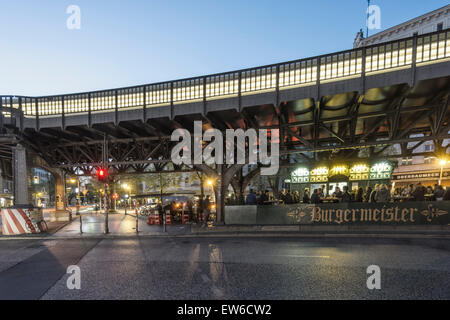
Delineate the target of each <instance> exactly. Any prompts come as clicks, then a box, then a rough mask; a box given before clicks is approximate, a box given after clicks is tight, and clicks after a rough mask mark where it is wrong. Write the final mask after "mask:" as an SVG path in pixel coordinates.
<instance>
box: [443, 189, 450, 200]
mask: <svg viewBox="0 0 450 320" xmlns="http://www.w3.org/2000/svg"><path fill="white" fill-rule="evenodd" d="M443 200H446V201H450V187H447V190H446V191H445V194H444V199H443Z"/></svg>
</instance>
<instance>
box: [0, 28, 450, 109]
mask: <svg viewBox="0 0 450 320" xmlns="http://www.w3.org/2000/svg"><path fill="white" fill-rule="evenodd" d="M448 58H450V29H447V30H444V31H439V32H434V33H429V34H424V35H420V36H415V37H411V38H405V39H400V40H395V41H391V42H386V43H382V44H376V45H372V46H368V47H364V48H357V49H352V50H347V51H343V52H338V53H333V54H327V55H323V56H318V57H313V58H307V59H301V60H297V61H291V62H285V63H280V64H275V65H269V66H264V67H257V68H251V69H245V70H239V71H233V72H227V73H222V74H215V75H209V76H204V77H196V78H190V79H183V80H176V81H170V82H163V83H156V84H148V85H141V86H135V87H127V88H119V89H111V90H103V91H93V92H85V93H77V94H66V95H55V96H43V97H16V96H1V97H0V103H1V105H0V107H6V108H12V109H18V110H20V111H21V112H23V114H24V116H26V117H37V116H39V117H45V116H60V115H68V114H77V113H88V112H92V113H94V112H104V111H113V110H126V109H132V108H133V109H134V108H151V107H154V106H159V105H173V104H176V103H182V102H190V101H196V100H199V101H205V100H208V99H220V98H226V97H229V96H239V95H246V94H257V93H260V92H263V91H270V90H276V89H277V88H278V89H280V90H283V89H286V88H290V87H295V86H307V85H315V84H318V83H321V82H324V81H338V80H340V79H344V78H346V77H359V76H362V75H370V74H371V73H374V72H389V71H392V70H395V69H396V68H405V67H411V66H413V65H417V64H421V63H437V62H440V61H441V60H444V59H448ZM4 116H6V117H7V116H10V114H9V115H8V112H7V111H5V112H4Z"/></svg>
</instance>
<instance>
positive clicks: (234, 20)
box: [0, 0, 448, 96]
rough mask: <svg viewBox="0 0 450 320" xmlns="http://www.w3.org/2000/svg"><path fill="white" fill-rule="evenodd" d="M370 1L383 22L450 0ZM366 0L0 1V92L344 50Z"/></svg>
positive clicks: (99, 83)
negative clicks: (77, 12)
mask: <svg viewBox="0 0 450 320" xmlns="http://www.w3.org/2000/svg"><path fill="white" fill-rule="evenodd" d="M372 4H375V5H378V6H380V8H381V27H382V29H386V28H389V27H392V26H394V25H396V24H398V23H402V22H404V21H406V20H408V19H411V18H414V17H416V16H419V15H421V14H424V13H427V12H429V11H432V10H435V9H438V8H440V7H443V6H445V5H447V4H448V0H427V1H410V0H409V1H408V0H396V1H392V0H372ZM69 5H77V6H79V8H80V9H81V29H79V30H69V29H68V28H67V26H66V20H67V19H68V18H69V14H67V13H66V9H67V7H68V6H69ZM366 7H367V1H365V0H345V1H328V0H316V1H300V0H292V1H287V0H285V1H283V0H279V1H275V0H226V1H225V0H223V1H213V0H190V1H188V0H183V1H182V0H165V1H137V0H136V1H119V0H108V1H106V0H102V1H93V0H71V1H63V0H39V1H35V0H28V1H25V0H14V1H5V0H2V1H1V2H0V39H1V40H2V41H1V46H0V48H1V50H0V75H1V76H0V95H26V96H39V95H47V94H60V93H72V92H81V91H88V90H98V89H108V88H116V87H123V86H131V85H138V84H145V83H152V82H160V81H166V80H175V79H179V78H186V77H193V76H200V75H205V74H210V73H218V72H225V71H232V70H235V69H241V68H248V67H254V66H259V65H265V64H271V63H277V62H283V61H287V60H294V59H299V58H306V57H309V56H315V55H319V54H326V53H331V52H334V51H339V50H344V49H349V48H351V47H352V45H353V39H354V37H355V34H356V32H357V31H358V30H359V29H360V28H364V29H365V15H366V13H365V12H366ZM379 31H381V30H379ZM371 33H375V32H374V31H371Z"/></svg>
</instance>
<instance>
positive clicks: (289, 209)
mask: <svg viewBox="0 0 450 320" xmlns="http://www.w3.org/2000/svg"><path fill="white" fill-rule="evenodd" d="M449 217H450V201H433V202H393V203H357V202H351V203H330V204H302V203H299V204H292V205H276V206H269V205H266V206H227V207H225V223H226V224H236V225H239V224H247V225H248V224H256V225H335V226H342V225H448V224H449V223H450V219H449Z"/></svg>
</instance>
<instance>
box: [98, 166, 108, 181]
mask: <svg viewBox="0 0 450 320" xmlns="http://www.w3.org/2000/svg"><path fill="white" fill-rule="evenodd" d="M107 175H108V173H107V171H106V169H104V168H100V169H98V170H97V178H98V181H102V182H106V176H107Z"/></svg>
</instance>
